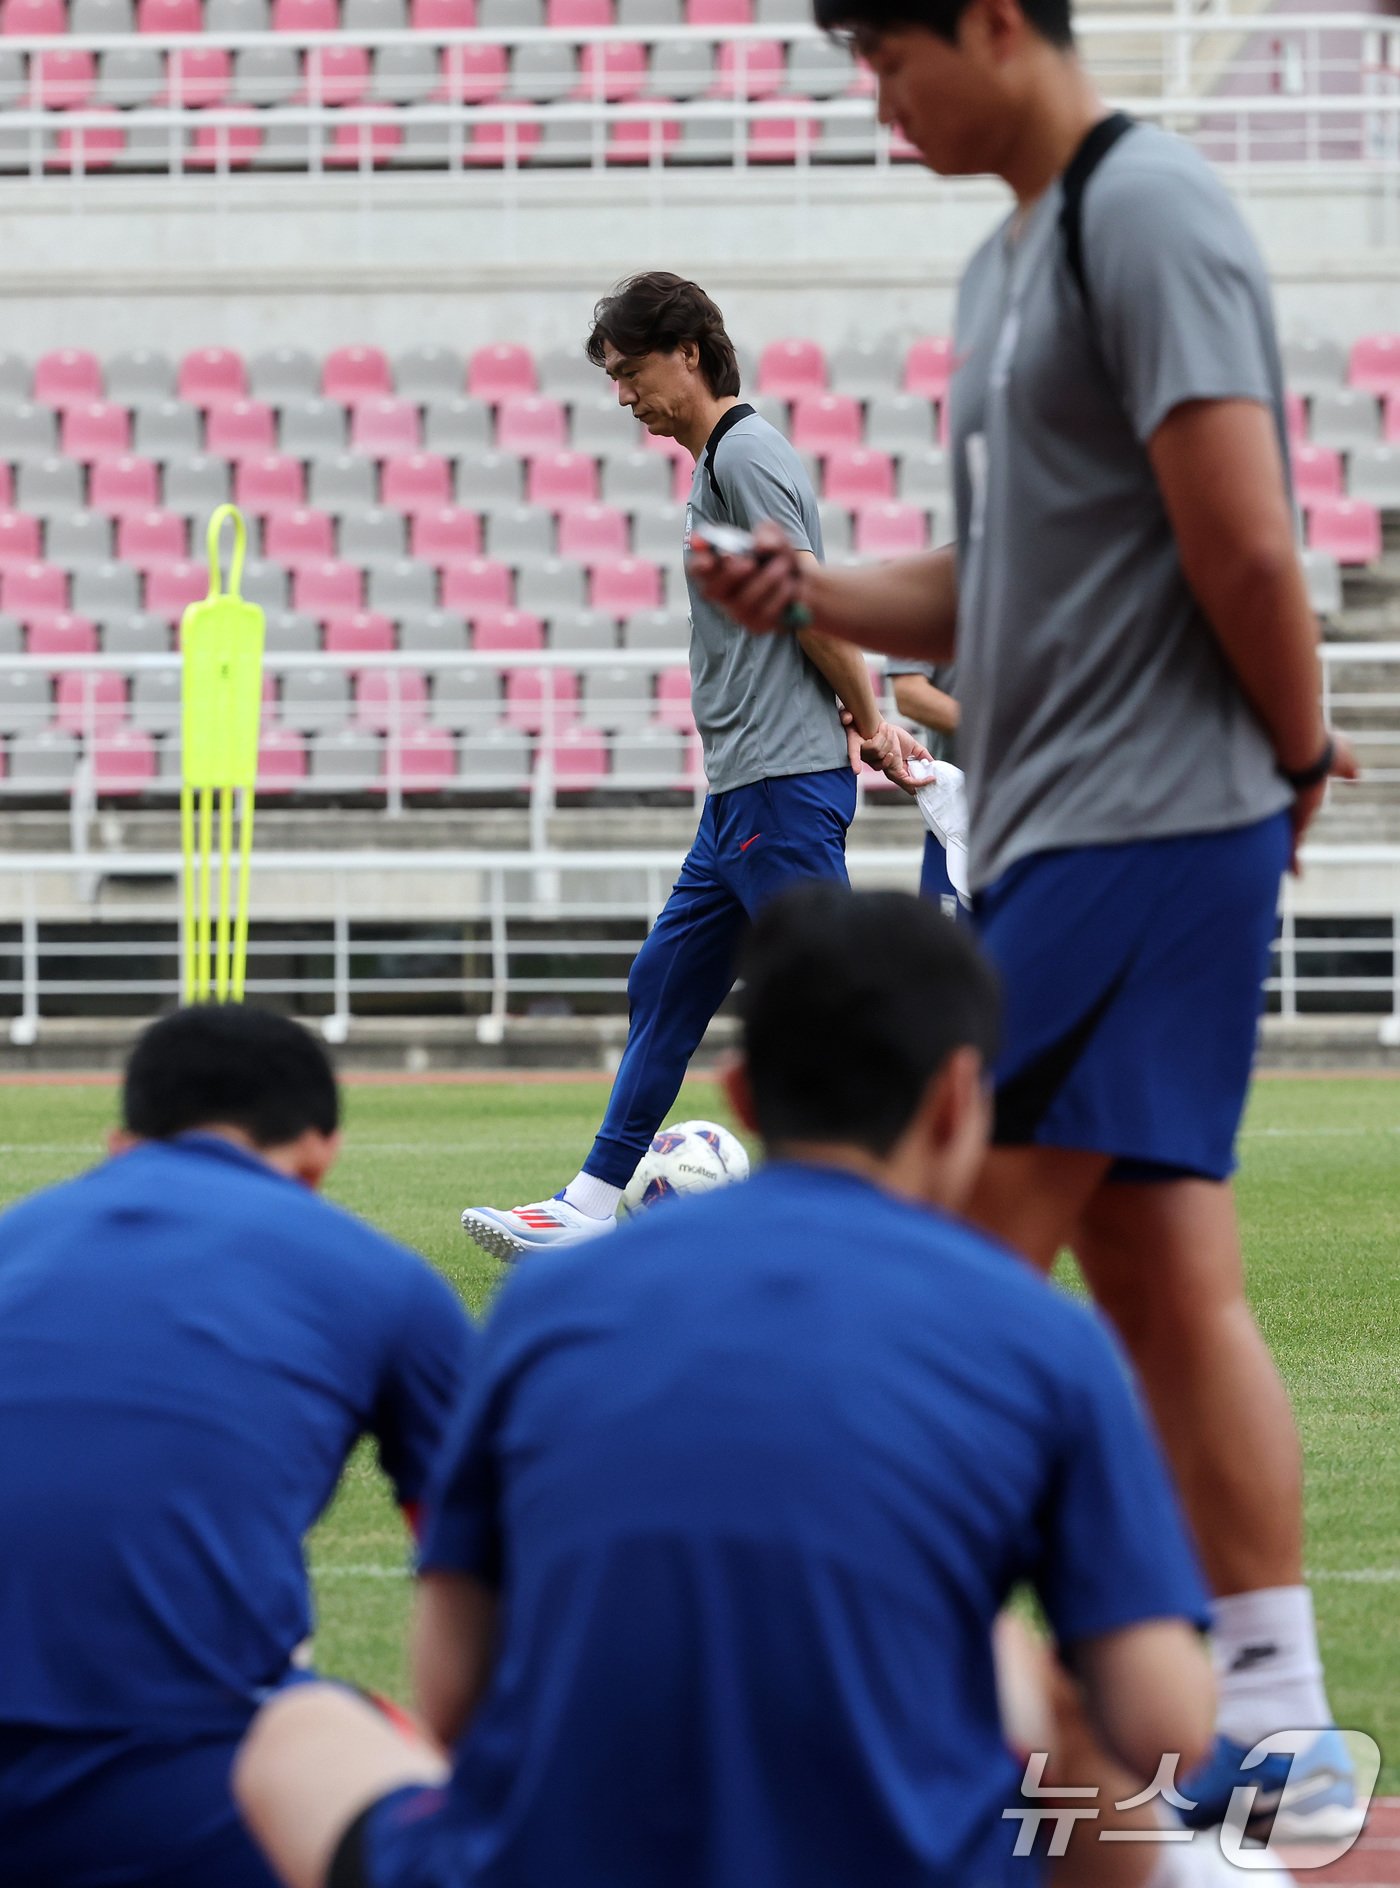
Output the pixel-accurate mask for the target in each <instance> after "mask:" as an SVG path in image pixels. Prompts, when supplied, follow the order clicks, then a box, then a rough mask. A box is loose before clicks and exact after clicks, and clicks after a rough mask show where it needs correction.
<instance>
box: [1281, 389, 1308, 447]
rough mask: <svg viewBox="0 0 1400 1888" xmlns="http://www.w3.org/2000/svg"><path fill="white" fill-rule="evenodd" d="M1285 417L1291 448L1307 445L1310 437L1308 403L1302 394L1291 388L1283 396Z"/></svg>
mask: <svg viewBox="0 0 1400 1888" xmlns="http://www.w3.org/2000/svg"><path fill="white" fill-rule="evenodd" d="M1283 410H1284V416H1285V418H1286V420H1287V424H1288V443H1289V444H1290V445H1291V446H1301V445H1304V444H1306V442H1307V437H1308V403H1307V401H1306V400H1305V399H1304V398H1303V396H1302V394H1301V393H1295V392H1294V391H1293V389H1292V388H1291V387H1289V388H1288V389H1287V390H1286V391H1285V393H1284V396H1283Z"/></svg>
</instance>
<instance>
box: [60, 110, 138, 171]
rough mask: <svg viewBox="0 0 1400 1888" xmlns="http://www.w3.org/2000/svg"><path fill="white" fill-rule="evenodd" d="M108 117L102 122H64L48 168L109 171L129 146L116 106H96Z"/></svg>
mask: <svg viewBox="0 0 1400 1888" xmlns="http://www.w3.org/2000/svg"><path fill="white" fill-rule="evenodd" d="M92 109H93V110H94V111H100V112H102V113H103V115H104V117H105V118H106V119H107V122H106V123H105V124H100V125H64V127H63V129H62V130H61V131H60V132H59V134H58V137H57V140H56V141H55V143H54V148H53V154H52V156H50V157H46V158H45V159H44V169H45V170H59V171H78V172H83V171H90V170H110V169H111V168H112V166H113V164H115V163H116V161H117V159H118V158H119V157H120V156H121V154H122V152H123V151H124V150H125V149H126V131H125V128H124V127H123V125H122V122H121V115H120V113H119V112H118V111H117V109H116V107H115V106H114V105H97V106H93V107H92Z"/></svg>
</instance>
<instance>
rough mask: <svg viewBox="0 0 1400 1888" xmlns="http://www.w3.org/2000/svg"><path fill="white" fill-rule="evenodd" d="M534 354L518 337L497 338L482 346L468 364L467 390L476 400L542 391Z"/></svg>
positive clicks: (508, 398) (525, 394)
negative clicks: (514, 339) (499, 339)
mask: <svg viewBox="0 0 1400 1888" xmlns="http://www.w3.org/2000/svg"><path fill="white" fill-rule="evenodd" d="M539 385H540V383H539V376H538V375H537V374H536V372H535V357H534V355H533V354H531V352H530V350H529V348H528V347H522V346H521V345H520V343H519V342H518V341H498V342H496V343H495V344H494V345H493V346H491V347H479V348H478V349H477V350H476V352H475V354H473V355H472V357H471V361H470V364H469V365H468V367H467V392H468V393H469V394H470V395H471V397H472V399H473V400H490V401H491V402H492V403H493V404H494V403H495V402H497V401H501V400H510V399H514V398H517V397H528V396H529V395H532V394H535V393H538V392H539Z"/></svg>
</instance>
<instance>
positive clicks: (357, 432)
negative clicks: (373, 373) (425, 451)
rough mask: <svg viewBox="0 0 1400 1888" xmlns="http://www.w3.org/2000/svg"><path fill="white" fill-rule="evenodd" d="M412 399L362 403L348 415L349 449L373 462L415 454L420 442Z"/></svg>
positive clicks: (418, 422)
mask: <svg viewBox="0 0 1400 1888" xmlns="http://www.w3.org/2000/svg"><path fill="white" fill-rule="evenodd" d="M419 426H420V421H419V417H418V408H417V407H416V406H415V405H414V404H413V402H412V401H411V400H393V399H386V400H362V401H361V402H360V403H359V405H358V406H356V407H355V408H354V409H353V411H352V413H351V416H350V446H351V450H352V451H354V452H363V453H365V454H366V455H367V456H368V457H370V458H372V459H383V458H386V457H388V456H389V454H391V453H412V452H417V450H418V448H419V446H420V445H421V444H422V443H423V442H422V438H421V436H420V433H419Z"/></svg>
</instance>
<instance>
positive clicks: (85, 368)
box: [34, 347, 106, 408]
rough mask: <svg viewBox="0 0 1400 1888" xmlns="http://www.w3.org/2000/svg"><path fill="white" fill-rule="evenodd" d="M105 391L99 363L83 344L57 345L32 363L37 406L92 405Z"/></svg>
mask: <svg viewBox="0 0 1400 1888" xmlns="http://www.w3.org/2000/svg"><path fill="white" fill-rule="evenodd" d="M105 393H106V389H105V387H104V386H103V384H102V363H101V362H100V361H99V360H98V358H97V356H96V355H95V354H89V353H88V352H87V350H86V348H76V347H65V348H59V349H58V350H57V351H56V352H55V353H53V354H41V355H40V356H39V358H38V360H37V361H35V363H34V398H35V400H36V401H37V402H38V403H39V405H40V406H56V407H59V408H64V407H70V406H91V405H92V403H93V401H94V400H101V399H102V398H103V397H104V395H105Z"/></svg>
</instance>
